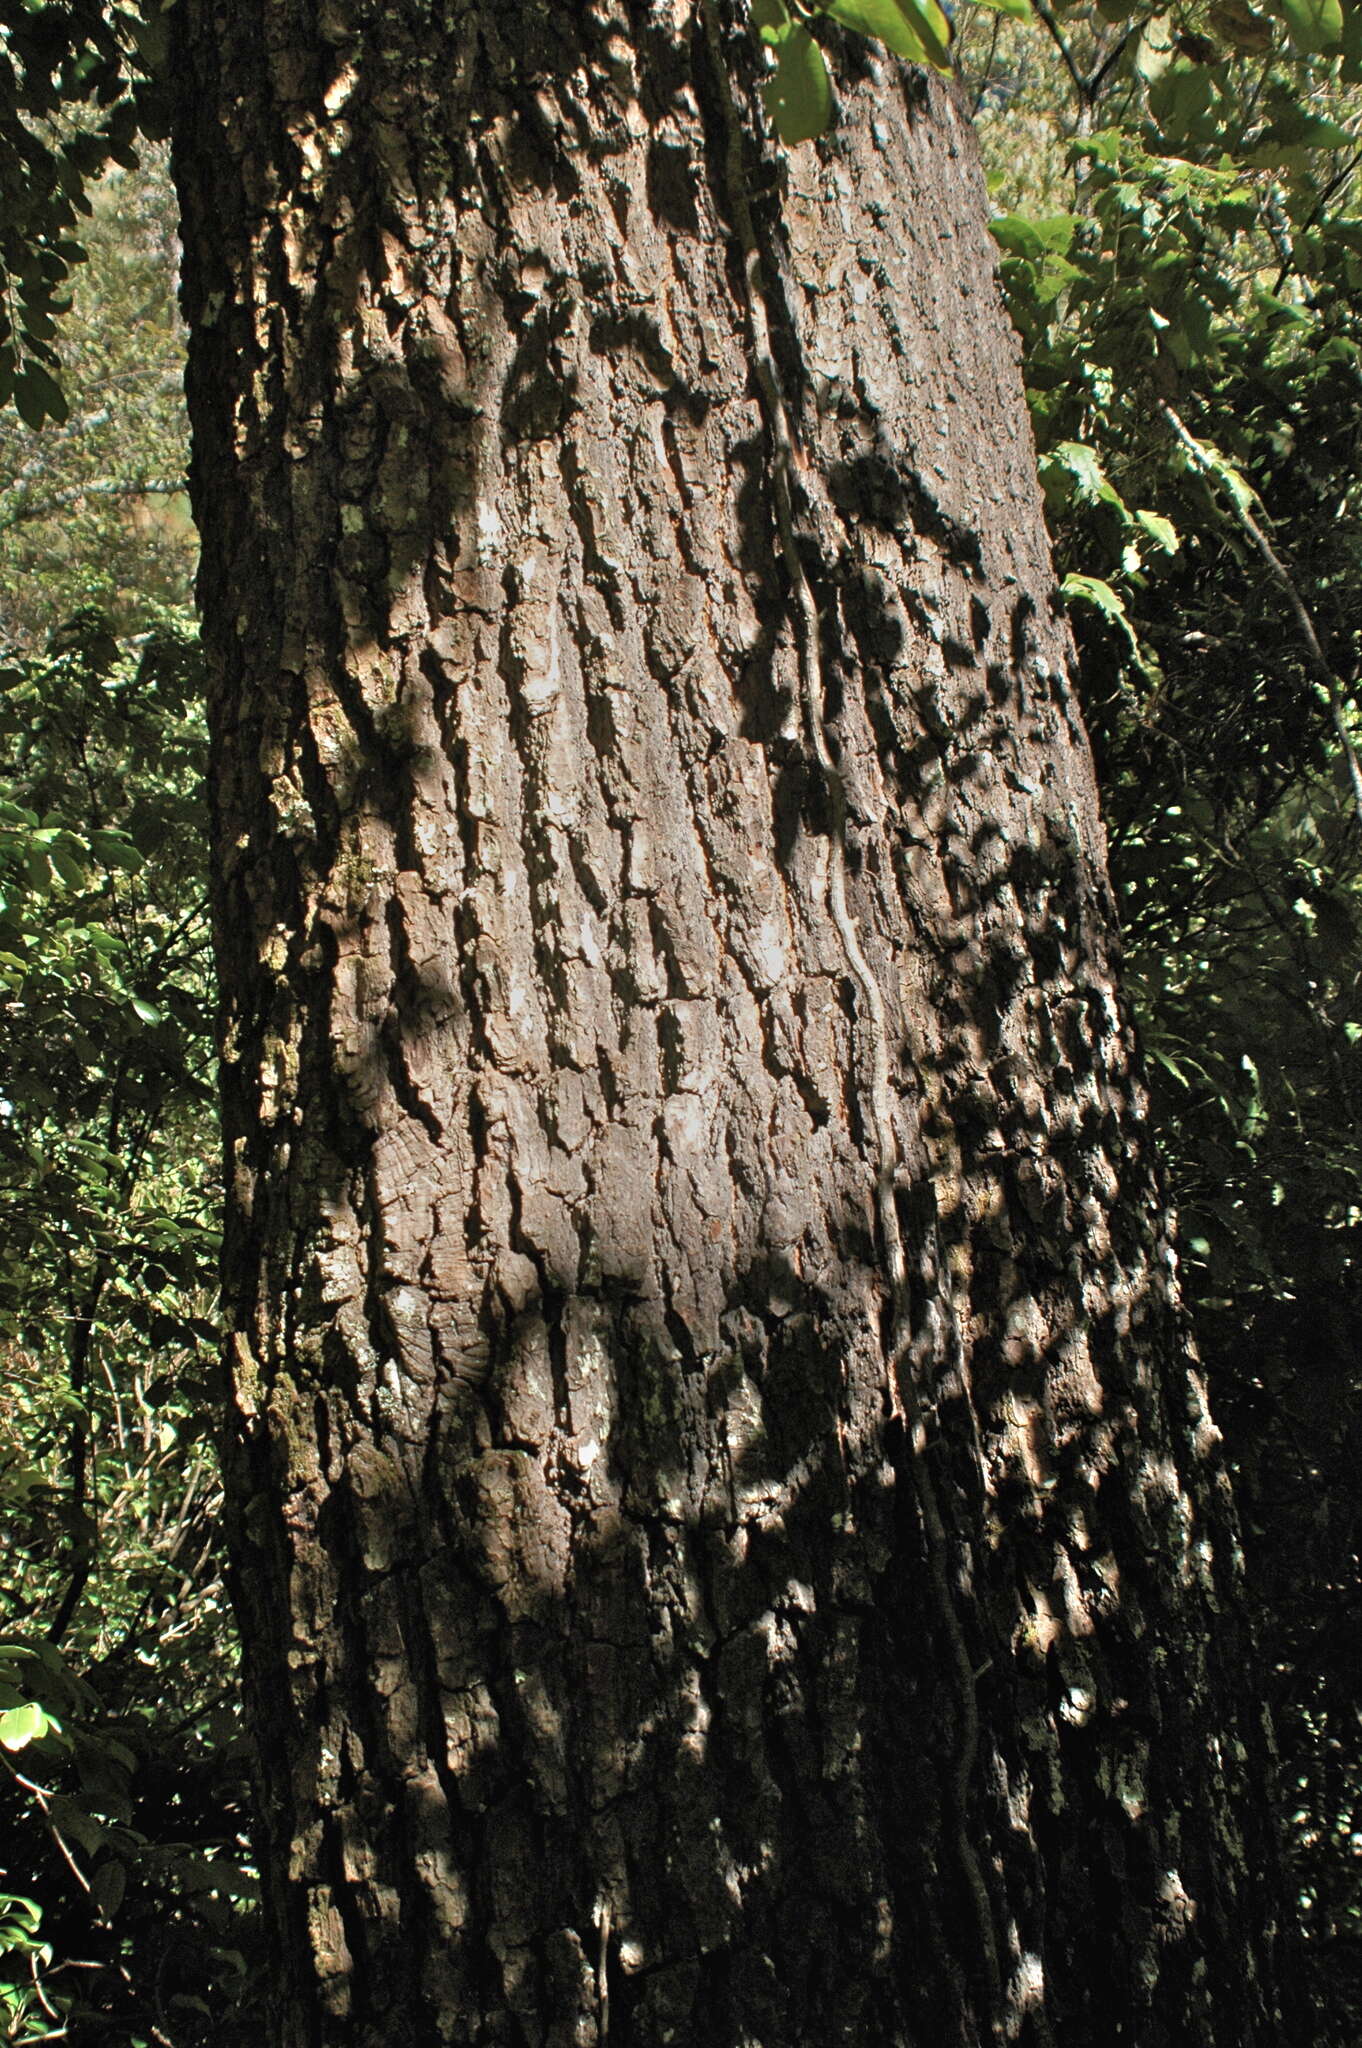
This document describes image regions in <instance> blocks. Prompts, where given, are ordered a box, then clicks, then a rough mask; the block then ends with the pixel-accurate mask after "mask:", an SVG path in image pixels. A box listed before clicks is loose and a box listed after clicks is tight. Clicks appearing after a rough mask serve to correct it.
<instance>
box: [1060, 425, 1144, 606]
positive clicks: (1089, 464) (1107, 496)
mask: <svg viewBox="0 0 1362 2048" xmlns="http://www.w3.org/2000/svg"><path fill="white" fill-rule="evenodd" d="M1040 470H1041V481H1042V482H1043V483H1044V484H1045V486H1046V488H1047V489H1048V490H1049V491H1051V492H1052V493H1055V492H1056V491H1059V492H1063V494H1064V495H1065V496H1066V497H1067V496H1074V497H1077V498H1079V499H1080V500H1083V499H1086V500H1087V502H1088V503H1089V504H1094V503H1097V502H1099V501H1100V502H1101V503H1103V504H1106V505H1114V506H1115V507H1116V508H1117V510H1118V511H1121V512H1124V511H1125V509H1126V508H1125V502H1124V500H1123V499H1122V497H1121V495H1120V493H1119V492H1118V491H1117V490H1116V489H1115V488H1114V486H1113V485H1112V483H1111V482H1110V480H1109V478H1108V476H1107V473H1106V471H1105V470H1104V469H1103V467H1102V465H1101V463H1100V462H1099V461H1098V459H1097V455H1096V453H1095V451H1094V450H1093V449H1091V448H1089V447H1086V446H1085V445H1084V443H1083V442H1082V441H1061V442H1060V443H1059V445H1058V447H1056V448H1052V449H1051V450H1050V452H1049V454H1048V455H1047V456H1045V458H1044V459H1043V461H1042V462H1041V466H1040ZM1066 476H1068V477H1071V478H1072V479H1073V485H1072V488H1071V489H1069V490H1065V486H1064V479H1065V477H1066ZM1103 587H1104V588H1105V585H1104V586H1103Z"/></svg>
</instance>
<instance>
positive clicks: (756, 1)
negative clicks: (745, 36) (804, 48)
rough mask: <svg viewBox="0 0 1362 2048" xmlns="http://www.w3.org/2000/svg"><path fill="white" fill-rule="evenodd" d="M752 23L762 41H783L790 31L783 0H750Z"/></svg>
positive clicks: (788, 17) (787, 12)
mask: <svg viewBox="0 0 1362 2048" xmlns="http://www.w3.org/2000/svg"><path fill="white" fill-rule="evenodd" d="M752 25H753V27H754V28H755V29H756V31H757V34H758V35H759V36H760V37H761V39H762V41H763V42H764V43H770V44H776V43H780V42H783V41H784V39H785V37H786V36H787V35H788V34H789V32H790V13H789V9H788V8H787V7H786V5H785V0H752Z"/></svg>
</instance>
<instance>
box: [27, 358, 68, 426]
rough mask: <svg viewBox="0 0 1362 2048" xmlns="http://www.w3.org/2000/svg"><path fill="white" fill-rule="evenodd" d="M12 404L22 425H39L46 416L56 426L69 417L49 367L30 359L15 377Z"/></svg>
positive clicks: (59, 388) (59, 389)
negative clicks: (45, 367) (47, 368)
mask: <svg viewBox="0 0 1362 2048" xmlns="http://www.w3.org/2000/svg"><path fill="white" fill-rule="evenodd" d="M14 404H15V409H16V411H17V412H18V414H19V417H20V419H21V420H22V421H23V422H24V424H25V426H29V427H35V428H36V427H40V426H41V425H42V423H43V421H44V420H45V419H51V420H56V422H57V423H58V425H60V424H61V423H62V421H63V420H65V419H66V418H67V416H68V408H67V404H66V400H65V398H64V397H63V395H62V388H61V386H60V384H59V383H58V382H57V380H56V378H55V377H54V376H53V375H52V374H51V372H50V371H49V370H45V369H44V368H43V366H42V364H41V363H35V362H33V361H32V360H31V359H30V360H29V361H28V362H27V363H25V365H24V367H23V369H22V370H21V371H20V372H19V374H18V376H17V377H16V378H15V380H14Z"/></svg>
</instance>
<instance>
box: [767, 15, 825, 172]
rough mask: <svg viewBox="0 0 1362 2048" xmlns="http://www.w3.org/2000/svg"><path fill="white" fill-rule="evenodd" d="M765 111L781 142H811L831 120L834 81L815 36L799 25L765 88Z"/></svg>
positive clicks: (786, 41) (782, 49) (787, 39)
mask: <svg viewBox="0 0 1362 2048" xmlns="http://www.w3.org/2000/svg"><path fill="white" fill-rule="evenodd" d="M762 97H763V98H764V99H765V102H766V111H767V113H768V114H769V115H770V117H771V120H772V122H773V123H774V124H775V130H776V133H777V134H778V135H779V137H780V139H781V141H782V142H787V143H795V142H811V141H812V140H813V138H814V136H815V135H823V134H825V133H826V131H827V128H828V126H829V123H830V122H831V120H832V81H831V80H830V79H829V77H828V67H827V64H826V63H825V62H824V59H823V52H822V51H821V50H820V49H819V47H818V45H817V43H816V42H815V41H814V39H813V37H812V36H811V35H810V34H809V31H808V30H807V29H806V28H803V27H801V26H800V25H799V24H798V23H796V24H795V25H794V26H793V27H792V28H791V29H790V31H789V34H788V35H786V36H785V37H784V39H783V40H782V42H781V45H780V62H779V63H778V64H777V66H776V74H775V77H774V78H768V79H767V81H766V83H765V84H764V85H763V87H762Z"/></svg>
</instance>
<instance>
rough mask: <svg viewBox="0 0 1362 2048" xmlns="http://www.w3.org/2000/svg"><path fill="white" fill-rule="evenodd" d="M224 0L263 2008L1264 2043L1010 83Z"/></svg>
mask: <svg viewBox="0 0 1362 2048" xmlns="http://www.w3.org/2000/svg"><path fill="white" fill-rule="evenodd" d="M172 19H173V20H174V21H175V23H176V37H177V54H176V58H175V75H176V79H177V89H178V94H179V111H178V119H177V136H176V159H177V175H178V180H179V186H180V192H181V197H182V204H183V211H184V238H185V245H186V247H185V288H184V289H185V304H186V309H187V313H188V318H189V322H190V328H191V335H192V350H191V365H190V396H191V408H192V415H193V423H194V435H195V454H194V480H195V481H194V488H195V498H196V505H197V511H198V517H199V521H200V525H201V528H202V534H203V569H202V574H201V596H202V604H203V611H204V623H205V633H206V637H207V645H208V651H209V659H210V667H211V676H212V704H211V715H212V725H213V747H214V757H213V758H214V769H213V783H212V794H213V806H214V831H215V849H216V851H215V861H216V873H217V879H216V915H217V929H218V944H219V955H220V964H221V974H222V986H223V1002H224V1022H223V1077H224V1078H223V1087H224V1105H225V1118H226V1146H227V1158H228V1187H229V1207H228V1226H227V1249H226V1264H225V1273H226V1299H227V1306H228V1314H229V1317H230V1327H231V1329H232V1331H233V1332H234V1335H233V1338H232V1361H231V1363H232V1388H233V1392H232V1403H231V1413H230V1423H229V1432H228V1445H227V1471H228V1484H229V1488H230V1494H231V1503H232V1540H233V1548H234V1555H235V1572H236V1580H237V1588H238V1600H239V1610H240V1617H241V1623H242V1628H243V1633H244V1641H245V1653H246V1669H247V1686H248V1702H249V1710H250V1714H251V1718H252V1723H253V1726H254V1729H255V1732H256V1735H257V1738H258V1741H259V1746H260V1772H261V1837H260V1851H261V1856H262V1860H263V1868H264V1878H265V1888H266V1900H267V1915H268V1919H269V1924H270V1928H271V1933H272V1938H273V1941H274V1943H275V1947H276V1953H277V1965H278V1973H279V1974H278V2024H277V2037H276V2038H277V2040H278V2042H279V2043H280V2044H283V2048H303V2044H309V2048H313V2044H328V2048H329V2044H340V2043H345V2044H355V2048H360V2044H362V2048H370V2044H373V2048H378V2044H394V2043H413V2044H421V2048H425V2044H437V2043H458V2044H479V2048H482V2044H489V2048H490V2044H494V2043H495V2044H508V2048H509V2044H529V2043H534V2044H544V2048H568V2044H574V2048H585V2044H606V2043H607V2041H608V2042H609V2043H610V2044H612V2048H626V2044H627V2048H653V2044H661V2043H665V2042H671V2043H676V2044H680V2048H739V2044H745V2048H749V2044H750V2048H827V2044H831V2043H836V2042H841V2043H850V2044H865V2048H888V2044H898V2043H909V2042H911V2043H914V2044H918V2048H955V2044H962V2048H963V2044H969V2048H976V2044H984V2043H990V2044H991V2043H994V2042H1001V2041H1018V2042H1023V2043H1028V2044H1033V2048H1042V2044H1058V2048H1080V2044H1082V2048H1087V2044H1093V2048H1096V2044H1098V2043H1101V2044H1102V2048H1109V2044H1111V2043H1114V2042H1122V2043H1128V2044H1130V2048H1160V2044H1167V2048H1184V2044H1189V2043H1210V2042H1215V2043H1219V2044H1223V2048H1250V2044H1262V2043H1267V2042H1270V2041H1272V2040H1275V2039H1276V2038H1277V2034H1276V2024H1277V2023H1276V2019H1275V2016H1274V2009H1275V1992H1274V1989H1273V1974H1272V1968H1271V1963H1270V1951H1269V1945H1268V1942H1267V1938H1266V1936H1265V1935H1264V1933H1263V1922H1264V1918H1265V1907H1264V1903H1263V1897H1264V1896H1265V1887H1262V1886H1261V1882H1260V1872H1261V1870H1262V1868H1263V1867H1264V1866H1265V1863H1266V1861H1267V1858H1266V1855H1265V1851H1264V1847H1263V1844H1262V1843H1261V1841H1259V1840H1258V1839H1257V1835H1256V1833H1255V1830H1257V1829H1258V1828H1259V1827H1260V1825H1261V1823H1260V1822H1258V1821H1257V1820H1255V1819H1254V1817H1253V1814H1252V1810H1251V1808H1250V1807H1249V1805H1248V1804H1247V1802H1246V1798H1245V1783H1246V1778H1247V1776H1248V1775H1249V1773H1250V1772H1251V1771H1252V1770H1253V1769H1256V1768H1258V1765H1259V1745H1260V1731H1259V1730H1258V1729H1257V1726H1256V1719H1255V1715H1254V1713H1253V1712H1252V1711H1251V1709H1250V1708H1249V1707H1244V1708H1238V1707H1236V1706H1235V1704H1234V1698H1233V1694H1232V1692H1231V1691H1230V1690H1229V1688H1230V1687H1231V1685H1232V1684H1233V1682H1234V1681H1235V1680H1237V1679H1242V1671H1243V1663H1242V1659H1243V1645H1242V1643H1241V1640H1240V1634H1239V1630H1240V1624H1239V1622H1238V1619H1237V1604H1238V1581H1237V1576H1236V1574H1237V1564H1236V1559H1235V1551H1234V1541H1233V1534H1232V1525H1231V1523H1230V1521H1229V1519H1228V1510H1227V1506H1226V1503H1225V1499H1224V1491H1223V1481H1222V1478H1221V1476H1220V1468H1219V1464H1218V1454H1217V1448H1216V1446H1217V1439H1216V1435H1215V1432H1214V1430H1213V1428H1212V1426H1211V1424H1210V1422H1209V1421H1208V1419H1207V1416H1206V1413H1205V1410H1204V1407H1203V1405H1202V1403H1201V1398H1200V1394H1199V1392H1198V1389H1197V1386H1196V1381H1195V1377H1194V1374H1193V1373H1192V1372H1191V1370H1190V1367H1189V1354H1188V1350H1187V1346H1186V1342H1185V1338H1184V1334H1183V1331H1182V1328H1181V1325H1180V1322H1179V1317H1178V1312H1177V1307H1176V1299H1175V1287H1174V1281H1173V1263H1174V1262H1173V1254H1172V1250H1171V1245H1170V1238H1169V1226H1168V1221H1167V1218H1166V1215H1165V1212H1164V1207H1163V1204H1162V1201H1161V1197H1160V1192H1159V1188H1158V1183H1157V1180H1156V1177H1155V1174H1154V1170H1153V1167H1152V1165H1151V1160H1150V1155H1149V1148H1148V1141H1147V1135H1146V1131H1145V1126H1144V1106H1143V1098H1142V1094H1141V1090H1140V1086H1139V1082H1138V1079H1137V1077H1136V1074H1135V1072H1134V1070H1133V1067H1132V1057H1131V1044H1130V1036H1129V1032H1128V1029H1127V1026H1126V1024H1125V1022H1124V1020H1123V1016H1122V1013H1121V1010H1120V1007H1119V1003H1118V998H1117V995H1116V985H1115V968H1114V961H1113V951H1114V943H1115V942H1114V939H1113V917H1112V904H1111V899H1110V895H1109V892H1108V888H1107V884H1106V881H1105V875H1104V856H1103V849H1102V842H1101V833H1100V828H1099V824H1098V820H1097V816H1096V808H1095V795H1094V786H1093V776H1092V768H1091V763H1090V759H1089V755H1088V750H1087V745H1086V741H1085V739H1084V737H1083V733H1082V729H1081V725H1080V720H1079V716H1078V712H1077V709H1076V707H1075V704H1074V700H1073V696H1072V692H1071V686H1070V682H1069V645H1068V640H1067V636H1066V633H1065V629H1064V627H1063V625H1062V623H1061V622H1060V620H1059V618H1058V617H1057V615H1056V609H1055V599H1054V591H1053V578H1052V574H1051V569H1050V563H1049V556H1048V551H1047V543H1046V538H1045V533H1044V528H1043V524H1042V519H1041V510H1040V504H1039V499H1038V493H1037V489H1036V482H1035V473H1034V457H1033V452H1032V446H1031V442H1030V438H1029V434H1028V428H1027V422H1026V416H1025V411H1024V407H1023V400H1022V394H1021V387H1020V380H1019V376H1018V368H1017V360H1016V356H1017V351H1016V346H1015V343H1014V341H1013V338H1012V336H1011V334H1010V332H1009V331H1008V329H1007V328H1006V325H1005V322H1004V320H1003V317H1002V314H1001V311H1000V307H999V301H998V296H997V292H996V289H995V285H994V278H993V259H992V253H991V245H990V242H989V239H988V236H987V234H986V231H985V228H984V225H983V222H984V196H983V190H982V183H981V179H980V176H979V171H978V168H977V163H976V157H975V150H974V146H973V141H972V138H971V135H970V132H969V126H968V122H967V120H966V119H965V117H964V115H963V113H962V112H961V109H960V107H959V105H958V103H957V102H956V101H955V100H954V99H953V98H952V96H951V95H950V93H949V92H947V91H946V90H944V89H942V88H941V87H940V86H938V85H936V84H932V85H930V86H928V85H926V84H925V83H924V82H923V81H922V80H921V79H920V78H917V77H914V76H912V75H910V74H908V73H905V72H901V71H900V69H899V68H898V67H897V66H896V65H892V64H890V63H888V62H887V61H886V62H881V61H879V60H878V59H877V57H876V56H875V54H874V52H873V51H872V49H871V46H869V45H867V44H865V43H857V44H856V45H855V46H854V47H853V46H852V44H851V42H850V39H848V42H847V45H846V47H845V48H842V47H841V46H839V48H838V52H837V65H838V70H839V75H840V78H841V82H842V87H843V104H842V110H841V118H840V125H839V127H838V129H837V131H836V133H835V135H834V136H833V137H832V138H831V139H830V140H828V141H827V142H825V143H822V144H819V145H818V146H816V147H814V146H805V147H800V148H798V149H796V150H794V151H793V152H791V153H788V154H787V155H777V154H773V153H772V151H771V150H770V149H769V147H767V146H766V145H765V144H764V143H763V142H762V141H761V140H760V129H761V120H760V116H759V111H758V102H757V99H756V86H755V81H756V78H757V74H758V72H759V69H760V62H761V60H760V58H759V56H758V49H757V45H756V43H755V40H754V39H753V38H752V37H751V36H750V33H749V32H748V31H747V29H746V28H745V27H744V25H743V22H742V20H741V18H740V17H738V16H736V15H733V16H730V14H729V13H728V12H726V11H725V4H724V0H704V4H703V5H701V6H699V7H698V8H697V7H695V6H692V5H691V4H690V0H632V4H626V0H596V4H594V5H589V6H587V5H579V4H577V0H533V4H531V0H519V4H517V0H444V4H443V5H439V6H437V5H435V4H434V0H321V4H319V5H318V6H317V7H316V8H315V10H314V9H312V8H308V7H303V6H301V5H298V4H295V0H233V4H232V6H231V8H230V9H227V8H224V7H222V6H220V5H212V4H209V0H180V4H179V6H178V7H177V8H176V9H175V12H174V15H173V16H172ZM1260 1891H1261V1892H1262V1893H1263V1896H1260Z"/></svg>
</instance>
